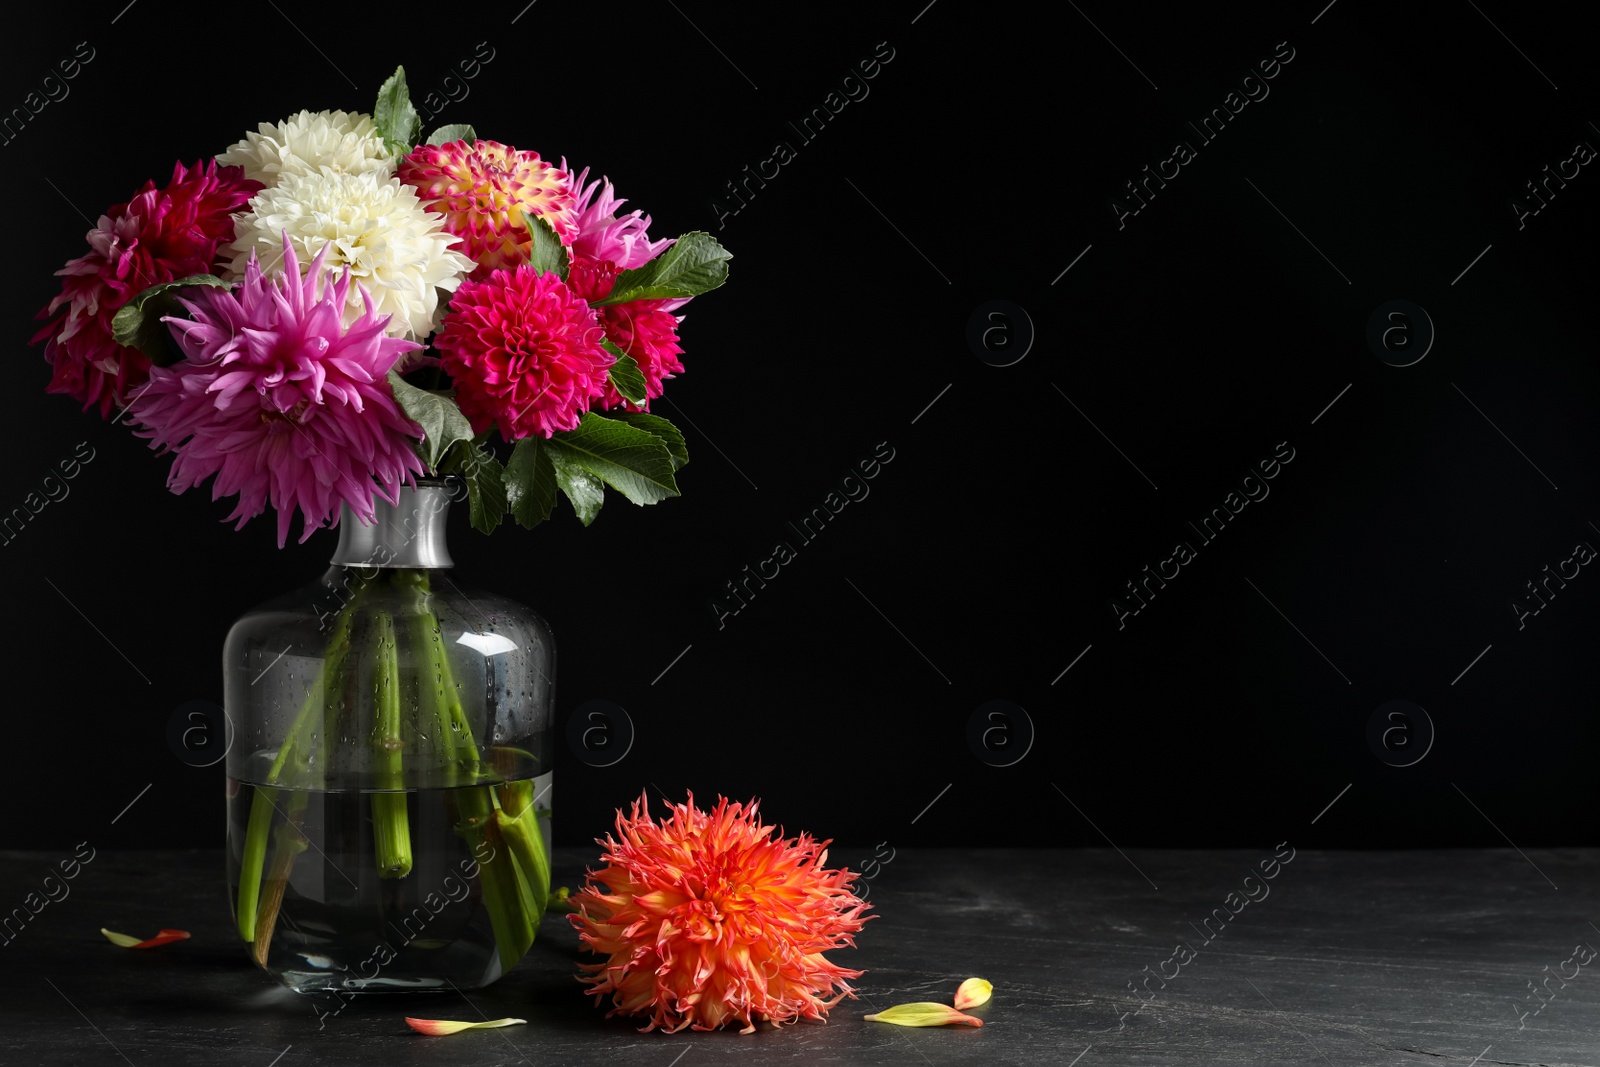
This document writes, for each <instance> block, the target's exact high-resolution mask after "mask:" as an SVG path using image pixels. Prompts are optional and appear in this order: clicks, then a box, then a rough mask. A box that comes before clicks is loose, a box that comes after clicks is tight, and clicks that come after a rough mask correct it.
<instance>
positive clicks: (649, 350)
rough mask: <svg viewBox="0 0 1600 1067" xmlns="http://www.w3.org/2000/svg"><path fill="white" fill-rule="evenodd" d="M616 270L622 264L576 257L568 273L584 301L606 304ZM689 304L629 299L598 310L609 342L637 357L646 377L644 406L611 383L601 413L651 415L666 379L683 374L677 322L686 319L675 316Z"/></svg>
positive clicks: (684, 302)
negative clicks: (624, 410) (675, 311)
mask: <svg viewBox="0 0 1600 1067" xmlns="http://www.w3.org/2000/svg"><path fill="white" fill-rule="evenodd" d="M617 270H618V267H617V265H616V264H615V263H612V262H610V261H608V260H595V259H589V258H588V257H586V256H573V257H572V265H571V267H570V269H569V270H568V271H567V285H568V286H569V287H571V289H572V290H573V292H575V293H577V294H578V296H580V297H582V298H583V299H584V300H588V301H595V300H603V299H605V298H606V297H607V296H610V295H611V290H612V287H613V286H614V285H615V283H616V277H617ZM686 303H688V300H687V299H673V300H630V301H629V302H628V303H626V304H607V305H603V306H601V307H597V308H595V309H594V310H595V315H596V317H597V318H598V319H599V322H600V326H601V328H602V329H603V330H605V333H606V340H608V341H610V342H611V343H612V344H614V345H616V346H617V347H618V348H620V349H622V350H623V351H624V352H626V353H628V355H630V356H632V357H633V359H634V362H636V363H638V364H639V370H640V371H642V372H643V373H644V386H645V402H644V403H643V404H634V403H632V402H631V401H629V400H628V399H627V398H625V397H624V396H623V395H622V394H621V393H619V392H617V388H616V386H614V385H612V384H610V382H607V383H606V391H605V395H604V396H603V397H601V398H600V404H599V406H600V407H601V408H602V409H604V410H610V409H612V408H618V407H625V408H627V409H628V410H629V411H648V410H650V401H652V400H654V399H655V398H656V397H658V396H660V395H661V392H662V389H663V388H665V386H664V384H663V383H664V382H665V380H666V379H668V378H672V377H675V376H676V375H677V374H678V373H679V372H681V371H682V370H683V361H682V360H680V359H679V358H678V357H679V356H680V355H682V354H683V348H682V347H681V346H680V345H679V344H678V323H679V322H681V321H682V320H683V317H682V316H681V315H674V314H672V311H673V309H675V308H678V307H682V306H683V305H684V304H686Z"/></svg>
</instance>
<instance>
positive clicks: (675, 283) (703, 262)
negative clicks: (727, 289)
mask: <svg viewBox="0 0 1600 1067" xmlns="http://www.w3.org/2000/svg"><path fill="white" fill-rule="evenodd" d="M732 258H733V255H732V254H731V253H730V252H729V251H728V250H727V249H726V248H723V247H722V246H721V245H720V244H718V243H717V239H716V238H715V237H712V236H711V235H710V234H709V233H704V232H702V231H700V230H696V231H694V232H693V233H686V234H684V235H683V236H682V237H680V238H678V240H677V241H676V242H675V243H674V244H673V246H672V247H671V248H669V249H667V250H666V251H665V252H663V253H661V254H660V255H659V256H657V257H656V258H655V259H652V260H651V261H650V262H648V263H646V264H645V265H644V266H642V267H638V268H636V269H634V270H625V271H623V272H622V273H620V274H618V275H617V280H616V283H615V284H614V285H613V286H612V288H611V295H610V296H608V297H606V298H605V299H604V300H597V301H595V304H596V305H600V304H625V303H627V302H629V301H630V300H657V299H664V298H671V297H678V296H699V295H700V294H701V293H709V292H710V291H711V290H713V289H715V288H716V287H717V286H719V285H721V284H722V283H723V282H725V281H727V280H728V260H730V259H732Z"/></svg>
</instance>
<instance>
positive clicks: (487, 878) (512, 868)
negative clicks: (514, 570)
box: [417, 572, 549, 973]
mask: <svg viewBox="0 0 1600 1067" xmlns="http://www.w3.org/2000/svg"><path fill="white" fill-rule="evenodd" d="M417 589H418V604H419V610H418V617H419V619H420V621H421V638H422V644H423V651H424V658H422V659H420V660H419V670H423V671H426V672H428V673H429V674H430V675H431V676H432V678H433V679H435V681H433V682H430V684H428V685H427V686H425V687H422V688H420V689H419V693H418V696H419V699H421V700H423V701H424V702H426V703H428V704H429V706H430V709H431V710H432V712H433V716H434V721H435V722H437V723H438V724H439V726H438V743H439V746H440V749H441V752H442V754H443V755H444V756H446V757H448V758H450V759H451V760H452V763H453V767H454V769H455V771H456V772H457V773H459V774H460V775H461V777H462V778H464V779H466V780H469V781H477V780H478V779H479V778H481V777H482V774H483V769H482V765H481V761H480V760H479V756H478V744H477V741H476V739H475V738H474V737H473V733H472V724H471V723H469V722H468V721H467V716H466V712H465V711H464V710H463V709H462V707H461V697H460V695H459V693H458V691H457V689H456V683H455V678H454V676H453V674H452V672H451V670H450V659H449V656H448V655H447V654H446V650H445V647H444V644H443V642H442V640H441V638H440V633H441V630H442V628H441V627H440V625H439V619H438V617H437V616H436V615H435V614H434V613H433V611H432V609H431V608H430V607H429V605H428V602H427V596H428V587H427V575H426V574H424V573H421V572H418V574H417ZM455 795H456V804H457V809H458V814H459V816H460V821H459V822H458V823H457V826H456V832H457V833H459V834H460V835H461V836H462V837H463V838H464V839H465V840H466V842H467V844H468V845H469V846H470V847H471V849H472V855H473V858H474V862H476V863H477V865H478V884H479V886H480V887H481V888H482V891H483V906H484V910H485V911H487V912H488V914H489V925H490V928H491V929H493V931H494V937H495V945H496V948H497V949H498V951H499V954H500V969H501V972H502V973H505V972H508V971H510V970H511V968H513V967H515V966H516V965H517V963H518V961H520V960H521V959H522V957H523V955H524V954H526V953H527V951H528V946H529V945H531V944H533V938H534V933H535V924H536V923H537V922H538V917H539V916H540V915H541V914H542V913H543V906H542V905H543V904H544V902H545V900H546V899H547V894H548V881H549V874H548V872H547V873H546V875H545V880H546V889H545V890H544V891H543V893H544V894H545V895H542V896H540V897H539V899H538V900H537V901H534V900H532V899H530V892H529V888H528V883H527V881H526V880H525V879H524V878H522V877H521V876H519V874H518V870H517V862H518V861H517V859H516V851H517V849H518V848H519V847H522V845H520V844H519V843H516V842H513V841H511V840H509V839H508V838H507V836H506V833H505V823H504V822H502V819H503V813H502V812H500V811H498V810H497V809H496V807H495V796H494V792H493V790H492V789H491V787H490V786H488V785H483V786H473V787H468V788H465V789H458V790H456V791H455ZM541 844H542V842H541Z"/></svg>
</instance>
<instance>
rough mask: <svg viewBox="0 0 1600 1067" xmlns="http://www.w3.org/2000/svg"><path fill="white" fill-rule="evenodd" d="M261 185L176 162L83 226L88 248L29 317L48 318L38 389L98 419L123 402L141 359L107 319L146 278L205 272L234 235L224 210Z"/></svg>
mask: <svg viewBox="0 0 1600 1067" xmlns="http://www.w3.org/2000/svg"><path fill="white" fill-rule="evenodd" d="M260 188H261V183H260V182H258V181H252V180H251V179H249V178H246V177H245V176H244V170H243V169H242V168H240V167H219V166H218V165H217V162H216V161H215V160H211V161H208V162H207V163H205V164H204V165H202V164H200V163H196V164H195V165H194V166H193V167H185V166H184V165H183V163H181V162H180V163H178V164H176V165H175V166H174V167H173V168H172V180H171V181H170V182H169V183H167V186H166V188H164V189H157V188H156V183H155V182H154V181H147V182H145V184H144V188H143V189H140V190H139V192H138V193H137V194H136V195H135V196H134V198H133V199H132V200H130V201H128V202H127V203H126V204H117V205H116V206H114V207H112V208H111V209H110V210H108V211H107V212H106V213H105V214H104V215H102V216H100V223H99V225H97V226H96V227H95V228H94V229H92V230H90V231H89V249H90V250H89V252H87V253H86V254H85V255H82V256H80V257H78V258H77V259H74V260H72V261H71V262H69V263H68V264H67V265H66V266H65V267H62V268H61V269H60V270H58V271H56V274H57V275H58V276H61V277H65V278H66V279H67V280H66V283H65V284H64V285H63V286H62V288H61V293H60V294H59V295H58V296H57V297H56V298H55V299H54V300H51V301H50V303H49V305H48V306H47V307H45V308H44V309H43V310H42V311H40V312H39V314H38V316H37V317H38V318H40V319H49V320H50V322H49V325H47V326H45V327H44V328H43V329H42V330H40V331H39V332H38V333H37V334H36V335H34V338H33V343H34V344H38V343H39V342H40V341H48V342H49V343H48V344H47V345H46V346H45V353H44V354H45V359H46V360H48V361H49V363H50V365H51V367H52V368H53V371H52V374H51V376H50V384H49V385H48V386H47V387H46V392H51V393H64V394H66V395H67V396H70V397H72V398H73V399H74V400H81V401H83V408H84V410H85V411H87V410H89V408H91V407H94V406H95V405H97V404H98V405H99V407H100V416H101V417H102V418H106V417H109V416H110V414H111V407H112V405H113V404H123V403H126V401H127V397H128V395H129V393H130V391H132V390H136V389H138V388H139V387H140V386H141V385H143V384H144V382H145V380H146V377H147V375H148V373H149V370H150V361H149V360H148V359H147V358H145V355H144V353H142V352H140V351H139V350H138V349H134V348H124V347H123V346H121V345H119V344H117V343H116V342H115V341H113V340H112V339H111V319H112V317H113V316H114V315H116V313H117V310H118V309H119V308H121V307H122V305H124V304H126V303H127V302H128V301H129V300H131V299H133V298H134V297H135V296H137V295H138V294H139V293H140V292H142V291H143V290H145V289H148V288H149V287H150V286H152V285H159V284H161V283H162V282H170V281H172V280H173V279H174V278H182V277H186V276H187V275H190V274H205V273H208V272H210V271H211V269H212V267H213V265H214V264H215V261H216V257H217V248H218V246H219V245H223V244H226V243H227V242H228V241H231V240H232V239H233V218H232V213H233V212H235V211H238V210H240V209H241V208H243V207H244V206H245V204H247V203H248V202H249V200H250V197H251V196H253V195H254V194H255V193H256V192H257V191H259V190H260ZM63 307H65V308H66V311H65V312H62V311H61V309H62V308H63Z"/></svg>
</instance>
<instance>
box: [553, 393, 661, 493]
mask: <svg viewBox="0 0 1600 1067" xmlns="http://www.w3.org/2000/svg"><path fill="white" fill-rule="evenodd" d="M549 448H550V449H551V451H552V452H557V453H560V454H561V455H562V456H563V457H564V458H566V459H570V460H571V461H572V462H574V463H576V464H577V465H578V466H580V467H582V468H583V469H584V470H586V471H588V472H589V473H590V474H593V475H595V476H597V477H598V478H599V479H600V480H601V481H603V482H605V483H606V484H607V485H609V486H611V487H612V488H613V489H615V490H616V491H617V492H619V493H621V494H622V495H623V496H625V497H627V498H628V499H629V500H631V501H633V502H634V503H635V504H654V503H656V502H657V501H660V500H665V499H666V498H667V497H669V496H678V495H680V494H679V492H678V483H677V482H675V481H674V480H673V478H672V456H671V454H670V453H668V451H667V446H666V445H664V444H662V443H661V439H660V438H659V437H657V436H655V435H654V434H652V433H649V432H648V431H645V430H640V429H637V428H635V427H633V426H629V425H628V424H627V423H625V422H619V421H616V420H614V419H607V418H602V417H601V416H599V415H596V414H595V413H594V412H592V411H586V412H584V413H583V416H582V420H581V421H580V422H579V423H578V428H577V429H576V430H564V431H562V432H561V433H558V434H556V435H555V436H553V437H551V438H550V442H549Z"/></svg>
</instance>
